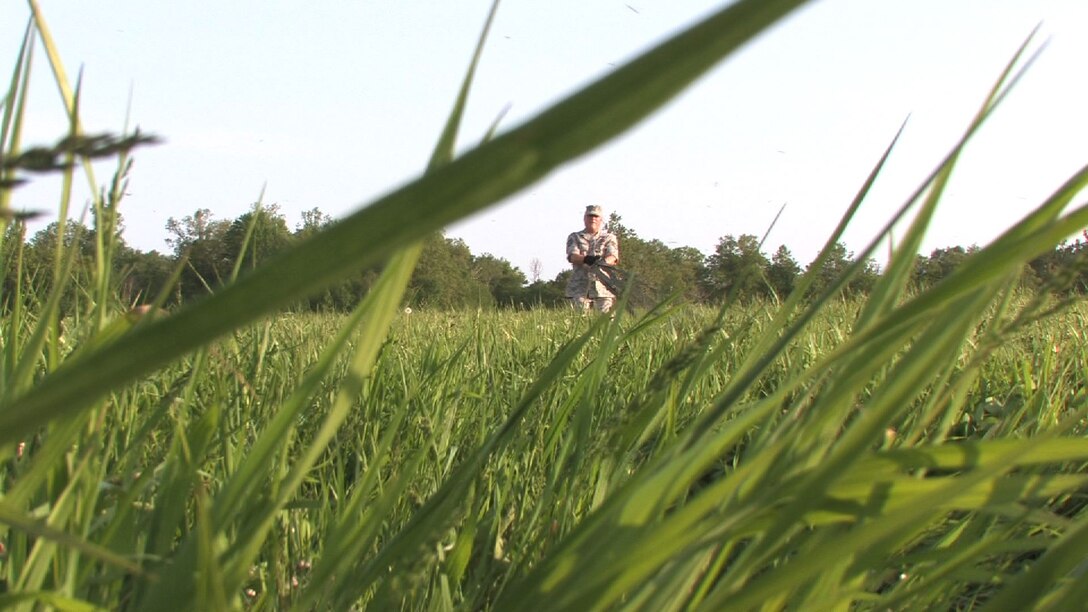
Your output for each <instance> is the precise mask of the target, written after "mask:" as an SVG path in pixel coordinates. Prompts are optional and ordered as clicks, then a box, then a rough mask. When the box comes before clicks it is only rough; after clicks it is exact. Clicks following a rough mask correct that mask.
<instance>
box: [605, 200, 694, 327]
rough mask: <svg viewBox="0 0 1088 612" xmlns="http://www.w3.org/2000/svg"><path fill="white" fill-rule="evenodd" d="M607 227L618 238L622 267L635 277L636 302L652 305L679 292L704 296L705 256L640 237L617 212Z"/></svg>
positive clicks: (692, 298) (632, 296)
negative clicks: (701, 283)
mask: <svg viewBox="0 0 1088 612" xmlns="http://www.w3.org/2000/svg"><path fill="white" fill-rule="evenodd" d="M606 227H607V229H608V231H610V232H612V233H613V234H615V235H616V238H617V239H618V240H619V245H620V267H621V268H622V269H623V270H625V271H626V272H627V273H628V275H629V276H628V278H630V279H632V283H633V286H632V287H631V291H632V295H631V300H632V302H633V303H634V304H637V305H640V306H652V305H654V304H656V303H658V302H660V301H661V300H663V299H665V298H666V297H668V296H670V295H672V294H673V293H676V292H679V293H680V294H681V295H683V296H684V297H685V298H687V299H689V300H692V301H695V300H698V299H700V298H701V291H700V287H699V278H700V277H701V276H702V272H703V260H704V257H703V254H702V253H700V252H699V251H698V250H697V249H694V248H691V247H679V248H676V249H671V248H669V247H668V246H667V245H666V244H665V243H663V242H661V241H660V240H657V239H653V240H645V239H643V238H640V237H639V236H638V234H636V233H635V231H634V230H632V229H631V228H628V227H627V226H625V225H624V224H623V220H622V218H621V217H620V216H619V215H618V214H616V213H612V214H611V215H609V218H608V224H607V225H606Z"/></svg>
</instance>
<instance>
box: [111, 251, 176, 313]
mask: <svg viewBox="0 0 1088 612" xmlns="http://www.w3.org/2000/svg"><path fill="white" fill-rule="evenodd" d="M114 261H115V263H116V265H117V268H118V272H119V273H118V275H117V276H118V279H119V287H118V289H119V290H118V296H119V297H120V299H121V302H122V303H123V304H125V305H131V304H149V303H151V302H152V301H153V300H155V298H157V297H158V296H159V293H161V292H162V291H163V289H165V288H166V284H167V283H168V282H169V281H170V276H171V275H172V274H173V272H174V268H175V266H176V265H177V262H176V260H175V259H173V258H172V257H169V256H167V255H163V254H162V253H159V252H158V251H154V250H153V251H149V252H147V253H144V252H142V251H138V250H136V249H131V248H128V247H125V248H122V249H120V250H119V251H118V253H117V255H116V256H115V260H114ZM174 302H176V300H169V301H168V303H169V304H172V303H174Z"/></svg>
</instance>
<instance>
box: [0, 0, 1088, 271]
mask: <svg viewBox="0 0 1088 612" xmlns="http://www.w3.org/2000/svg"><path fill="white" fill-rule="evenodd" d="M40 4H41V7H42V9H43V11H44V13H45V16H46V18H47V21H48V23H49V25H50V26H51V28H52V30H53V34H54V36H55V38H56V40H57V42H58V45H59V47H60V51H61V54H62V57H63V60H64V62H65V64H66V67H67V69H68V71H69V74H70V75H71V76H72V77H73V78H74V77H75V75H76V74H77V72H78V70H79V68H80V67H81V66H82V68H83V82H84V89H83V101H82V108H83V111H82V117H83V122H84V125H85V128H86V129H87V131H89V132H101V131H114V132H117V131H120V130H121V129H122V127H123V125H124V121H125V116H126V110H127V109H128V105H129V99H130V92H131V121H132V123H133V124H136V125H139V126H140V127H141V128H142V129H143V130H145V131H149V132H152V133H155V134H158V135H160V136H162V137H164V138H165V143H164V144H162V145H160V146H157V147H152V148H146V149H142V150H140V151H139V152H138V153H137V156H136V162H135V166H134V169H133V174H132V177H131V182H130V189H129V193H130V196H129V197H128V198H127V199H126V200H125V202H124V204H123V213H124V216H125V221H126V226H127V231H126V234H125V238H126V240H127V241H128V242H129V243H130V244H131V245H133V246H135V247H137V248H140V249H143V250H150V249H159V250H163V251H165V250H166V246H165V243H164V238H165V237H166V231H165V229H164V226H165V224H166V221H167V219H168V218H169V217H182V216H185V215H188V214H191V213H192V212H193V211H194V210H196V209H197V208H210V209H211V210H212V211H214V213H215V214H216V215H217V216H218V217H219V218H227V219H230V218H233V217H235V216H237V215H239V214H241V213H242V212H244V211H245V210H247V209H248V208H249V206H250V205H251V204H252V202H254V201H255V200H256V199H257V197H258V196H259V194H260V192H261V189H262V186H266V187H265V195H264V201H265V202H266V203H276V204H278V205H279V206H280V208H281V210H282V211H283V212H284V213H285V214H286V216H287V219H288V223H289V224H290V225H291V226H294V225H295V224H296V223H298V221H299V218H300V217H299V215H300V212H301V211H303V210H307V209H310V208H313V207H315V206H316V207H319V208H321V210H322V211H324V212H326V213H328V214H331V215H333V216H341V215H344V214H346V213H348V212H350V211H352V210H355V209H357V208H358V207H360V206H362V205H365V204H366V203H367V202H369V201H371V200H373V199H374V198H376V197H377V196H380V195H382V194H383V193H385V192H387V191H389V190H391V189H393V188H395V187H396V186H398V185H400V184H403V183H404V182H406V181H408V180H410V179H411V178H413V177H415V176H416V175H418V174H419V173H420V172H421V170H422V168H423V166H424V165H425V163H426V160H427V158H428V156H429V154H430V151H431V149H432V147H433V146H434V143H435V140H436V138H437V135H438V133H439V130H440V129H441V126H442V123H443V122H444V120H445V118H446V116H447V115H448V113H449V109H450V106H451V104H452V101H453V99H454V96H455V95H456V92H457V88H458V86H459V84H460V81H461V79H462V77H463V74H464V71H465V68H466V67H467V65H468V62H469V59H470V56H471V52H472V48H473V46H474V45H475V42H476V39H477V36H478V34H479V31H480V28H481V27H482V24H483V21H484V19H485V17H486V14H487V11H488V9H489V7H490V2H489V0H459V1H457V2H451V1H449V0H415V1H399V2H395V1H393V0H370V1H367V0H323V1H318V2H300V1H286V0H263V1H255V0H232V1H230V2H209V1H197V2H188V3H158V2H147V1H146V0H143V1H137V0H98V1H96V2H93V3H91V2H84V1H79V0H40ZM724 4H725V3H722V2H711V1H708V0H669V1H666V0H616V1H612V0H594V1H593V2H586V1H585V0H578V1H575V0H550V1H548V2H543V1H541V0H536V1H530V0H505V1H504V2H503V4H502V5H501V6H500V8H499V13H498V17H497V20H496V23H495V25H494V27H493V29H492V35H491V38H490V40H489V42H488V45H487V47H486V49H485V51H484V55H483V58H482V60H481V64H480V67H479V71H478V74H477V79H476V83H475V86H474V89H473V92H472V95H471V97H470V99H469V110H468V115H467V122H466V125H465V128H464V130H463V132H462V138H463V143H462V144H463V146H465V147H467V146H471V145H473V144H474V143H475V142H477V141H478V140H479V139H480V138H481V137H482V136H483V134H484V132H485V131H486V129H487V127H488V126H489V125H490V123H491V122H492V121H493V120H494V118H495V117H497V116H498V115H499V113H500V112H501V111H502V109H503V108H504V107H505V106H507V105H509V106H510V111H509V113H508V114H507V115H506V117H505V118H504V120H503V124H502V125H503V126H506V127H509V126H513V125H516V124H518V123H521V122H522V121H524V120H526V119H528V118H529V117H532V116H533V115H534V114H536V113H537V112H539V111H540V110H542V109H543V108H545V107H546V106H547V105H549V104H550V103H552V102H554V101H556V100H558V99H560V98H561V97H562V96H564V95H567V94H569V93H571V92H573V91H575V90H576V89H577V88H579V87H580V86H582V85H585V84H587V83H588V82H590V81H591V80H593V79H594V78H596V77H599V76H601V75H604V74H606V73H607V72H608V71H609V70H611V69H612V68H613V67H614V66H615V65H618V64H620V63H622V62H624V61H625V60H628V59H630V58H631V57H633V56H634V55H635V54H636V53H638V52H639V51H641V50H644V49H646V48H648V47H649V46H651V45H652V44H653V43H655V42H657V41H660V40H662V39H664V38H665V37H667V36H668V35H669V34H671V33H674V32H675V31H677V30H678V29H679V28H681V27H682V26H684V25H685V24H688V23H690V22H692V21H693V20H695V19H697V18H699V17H700V16H703V15H706V14H708V13H709V12H711V11H713V10H717V9H718V8H720V7H722V6H724ZM28 15H29V12H28V9H27V8H26V6H25V5H24V4H22V3H18V2H5V3H4V4H3V7H2V8H0V35H2V38H0V40H2V44H3V45H4V47H3V48H2V49H0V53H2V54H3V55H2V57H5V58H7V63H6V67H7V70H10V69H11V67H12V66H13V64H14V59H15V54H16V52H17V49H18V45H19V43H20V40H21V35H22V30H23V28H24V27H25V24H26V20H27V17H28ZM1040 21H1042V22H1043V28H1042V34H1043V37H1042V38H1046V37H1050V38H1051V40H1050V44H1049V47H1048V48H1047V49H1046V51H1045V52H1044V53H1043V56H1042V57H1041V58H1040V60H1039V62H1038V63H1037V64H1036V66H1035V67H1034V68H1033V69H1032V70H1031V72H1030V73H1029V75H1028V77H1027V78H1026V79H1024V81H1023V82H1022V84H1021V85H1020V86H1019V87H1018V89H1017V91H1015V92H1014V93H1013V95H1012V96H1011V97H1010V98H1009V99H1008V101H1007V104H1006V105H1005V106H1004V107H1003V108H1002V109H1000V110H999V112H998V114H997V115H996V116H995V117H994V120H993V123H992V125H990V126H988V128H987V129H986V131H985V132H984V133H983V134H982V135H981V137H980V138H979V139H978V140H977V141H976V143H975V144H974V145H973V146H972V147H971V148H970V149H968V151H967V152H966V157H965V159H964V160H963V163H962V167H961V168H960V171H959V172H958V173H957V174H956V175H955V176H954V178H953V182H952V184H951V185H950V191H949V194H948V198H947V201H946V202H945V204H944V206H943V207H942V208H941V210H940V212H939V214H938V217H937V219H936V223H935V225H934V228H933V229H932V231H931V233H930V237H929V239H928V241H927V243H926V245H925V248H926V249H931V248H936V247H941V246H950V245H955V244H961V245H964V246H967V245H969V244H973V243H978V244H983V243H985V242H987V241H988V240H990V239H992V238H993V237H994V236H996V235H997V234H998V233H999V232H1000V231H1001V230H1002V229H1004V228H1005V227H1007V226H1008V225H1009V224H1011V223H1012V222H1014V221H1015V220H1016V219H1018V218H1019V217H1021V216H1022V215H1023V214H1025V213H1026V212H1027V211H1028V210H1029V209H1030V208H1031V207H1033V206H1035V205H1037V204H1039V203H1040V202H1041V201H1042V199H1043V198H1045V197H1046V195H1048V194H1049V193H1050V192H1052V191H1053V189H1054V188H1056V187H1057V186H1058V185H1059V184H1060V183H1061V182H1062V181H1064V180H1065V179H1066V178H1067V177H1068V176H1069V175H1071V174H1072V173H1073V172H1075V171H1076V170H1078V169H1079V168H1080V167H1081V166H1082V165H1084V164H1085V163H1086V162H1088V154H1086V145H1088V115H1086V113H1085V110H1084V109H1085V108H1088V106H1086V104H1088V85H1086V82H1088V80H1086V79H1085V72H1086V70H1085V68H1086V66H1085V64H1086V62H1088V2H1085V1H1084V0H881V1H879V2H874V1H872V0H820V1H817V2H814V3H812V4H810V5H809V6H808V7H806V8H804V9H802V10H801V11H799V12H797V13H795V14H794V15H793V16H792V17H791V18H789V19H788V20H787V21H785V22H783V23H782V24H780V25H779V26H778V27H776V28H774V29H773V30H772V31H770V32H768V33H767V34H766V35H765V36H763V37H761V38H759V39H757V40H756V41H754V42H753V43H752V44H750V45H749V46H747V47H746V48H745V49H744V50H743V51H742V52H740V53H738V54H736V55H734V56H733V57H731V58H729V59H728V60H727V61H726V62H724V63H723V64H722V65H721V66H719V67H718V68H716V69H715V70H714V71H712V72H711V73H709V74H708V75H707V76H706V77H705V78H704V79H702V80H701V81H700V82H699V83H698V84H697V85H696V86H694V87H692V88H691V89H690V90H689V91H687V92H686V93H685V94H683V95H682V96H681V97H679V98H677V99H676V100H675V101H674V102H673V103H672V104H670V105H669V106H668V107H666V108H665V109H664V110H662V111H661V112H659V113H657V114H656V115H654V116H653V117H651V119H650V120H648V121H647V122H645V123H644V124H642V125H641V126H639V127H638V128H636V129H635V130H633V131H631V132H629V133H628V134H626V135H624V136H623V137H621V138H620V139H618V140H616V141H615V142H613V143H612V144H610V145H609V146H606V147H604V148H602V149H600V150H598V151H596V152H594V153H592V154H590V155H588V156H586V157H585V158H582V159H580V160H577V161H575V162H573V163H571V164H569V165H567V166H566V167H564V168H562V169H561V170H559V171H558V172H556V173H554V174H553V175H551V176H549V177H548V178H546V179H545V180H543V181H541V182H540V183H538V184H536V185H534V186H532V187H530V188H529V189H527V190H526V191H525V192H523V193H522V194H519V195H517V196H515V197H513V198H511V199H509V200H507V201H505V202H503V203H500V204H499V205H498V206H495V207H493V208H491V209H489V210H487V211H484V212H482V213H480V214H479V215H477V216H475V217H474V218H472V219H470V220H468V221H466V222H463V223H460V224H458V225H455V226H453V227H451V228H449V231H448V234H449V235H450V236H456V237H461V238H463V239H465V241H466V242H467V243H468V244H469V246H470V247H471V248H472V250H473V252H474V253H477V254H482V253H485V252H487V253H492V254H494V255H496V256H499V257H503V258H506V259H507V260H509V261H510V262H511V263H513V264H514V265H516V266H518V267H519V268H521V269H522V270H523V271H524V272H526V274H528V273H529V270H530V263H531V261H532V260H533V259H534V258H535V259H539V260H540V262H541V263H542V265H543V276H544V277H545V278H551V277H554V275H555V274H556V273H558V272H559V271H561V270H562V269H563V267H564V266H565V265H566V264H565V262H564V261H563V250H562V249H563V244H564V239H565V236H566V234H567V233H568V232H570V231H572V230H575V229H578V228H579V226H580V224H581V220H580V219H581V213H582V210H583V208H584V206H585V205H587V204H600V205H602V206H604V207H605V208H606V210H608V211H615V212H618V213H619V214H620V215H621V216H622V217H623V220H624V222H625V224H626V225H627V226H629V227H630V228H632V229H633V230H635V231H636V232H637V233H638V234H639V235H640V236H642V237H644V238H658V239H660V240H662V241H664V242H666V243H667V244H669V245H670V246H681V245H686V246H693V247H696V248H698V249H700V250H702V251H703V252H705V253H709V252H711V251H712V250H713V248H714V245H715V244H716V243H717V241H718V239H719V238H720V237H722V236H724V235H726V234H733V235H739V234H742V233H750V234H756V235H762V234H763V232H764V231H765V230H766V228H767V227H768V225H769V224H770V223H771V221H772V219H773V218H774V215H775V214H776V212H777V211H778V209H779V207H781V206H782V204H783V203H785V204H786V205H787V206H786V210H785V212H784V214H783V215H782V218H781V219H780V220H779V222H778V225H777V226H776V227H775V228H774V230H773V232H772V233H771V235H770V236H769V238H768V243H767V245H766V248H765V250H766V251H767V252H768V253H771V252H773V251H774V249H775V248H777V246H778V245H779V244H786V245H787V246H789V247H790V248H791V249H792V250H793V252H794V255H795V257H796V258H797V259H798V261H800V262H801V263H802V264H805V263H807V262H808V261H809V260H811V258H812V257H813V256H814V255H815V252H816V249H817V248H818V247H819V246H820V245H821V244H822V243H823V241H824V240H825V239H826V237H827V235H828V234H829V232H830V231H831V230H832V228H833V227H834V225H835V224H836V222H837V221H838V218H839V216H840V215H841V213H842V212H843V211H844V210H845V208H846V206H847V205H848V204H849V202H850V200H851V199H852V197H853V195H854V193H855V192H856V191H857V189H858V188H859V186H860V185H861V183H862V181H863V180H864V178H865V176H866V175H867V174H868V172H869V170H870V168H871V167H872V165H873V164H874V163H875V161H876V160H877V158H878V156H879V155H880V154H881V152H882V151H883V149H884V148H885V147H886V146H887V144H888V142H890V140H891V138H892V137H893V135H894V134H895V131H896V130H897V129H898V127H899V125H900V123H901V122H902V121H903V120H904V119H905V118H906V117H907V115H908V114H909V115H910V117H911V118H910V120H909V122H908V124H907V128H906V131H905V133H904V136H903V139H902V141H901V146H900V147H899V148H898V149H897V151H896V153H894V154H893V157H892V159H891V165H890V168H889V171H888V172H887V173H886V174H885V175H884V176H883V177H882V178H881V180H880V181H879V182H878V184H877V188H876V189H875V191H874V193H873V197H872V198H871V200H870V201H869V202H868V203H867V204H865V205H864V206H863V208H862V211H861V213H860V214H859V215H858V217H857V218H856V220H855V224H854V226H853V227H852V228H851V230H850V231H849V233H848V234H847V237H846V242H847V245H848V246H849V248H850V249H852V250H859V249H861V248H862V247H863V246H864V245H865V243H866V242H868V240H869V239H870V238H871V237H872V236H873V234H874V232H875V231H876V230H877V229H878V228H879V227H880V226H881V225H882V224H883V223H884V222H885V221H886V220H887V218H888V217H889V216H890V215H891V214H892V212H893V211H894V210H895V209H896V208H897V207H898V206H899V205H900V204H901V203H902V201H903V200H904V198H905V197H906V196H907V195H908V194H909V193H910V191H911V190H912V189H913V188H914V187H915V186H917V184H918V183H919V181H920V180H921V179H922V178H923V177H924V176H925V175H926V174H927V173H928V172H929V171H930V170H931V169H932V168H933V167H934V166H935V164H936V163H937V162H938V161H939V160H940V158H941V157H942V156H943V155H944V153H945V152H946V151H947V150H948V148H949V147H950V146H951V144H952V143H953V142H954V141H955V140H956V139H957V138H958V136H959V134H960V133H961V132H962V131H963V129H964V128H965V127H966V125H967V122H968V121H969V120H970V118H971V117H972V116H973V114H974V113H975V111H976V109H977V107H978V105H979V103H980V102H981V100H982V99H983V97H984V96H985V95H986V93H987V92H988V90H989V88H990V86H991V85H992V84H993V82H994V81H995V79H996V78H997V76H998V74H999V73H1000V70H1001V69H1002V67H1003V66H1004V65H1005V63H1006V62H1007V61H1008V59H1009V58H1010V57H1011V55H1012V54H1013V52H1014V51H1015V50H1016V48H1017V47H1018V45H1019V44H1020V43H1021V42H1022V41H1023V40H1024V38H1025V37H1026V36H1027V35H1028V33H1029V32H1030V31H1031V29H1032V28H1033V27H1034V26H1035V25H1036V24H1037V23H1039V22H1040ZM1042 38H1041V39H1040V40H1042ZM4 66H5V65H0V69H2V68H4ZM35 82H36V84H35V86H34V89H33V90H32V96H31V100H30V109H31V111H30V116H29V117H28V130H27V135H26V137H25V140H24V142H26V143H27V144H43V143H49V142H53V141H55V140H56V139H57V138H59V137H60V136H61V135H63V133H64V130H65V127H64V126H65V118H64V113H63V109H62V107H61V105H60V103H59V100H58V98H57V96H56V94H55V92H54V89H53V85H52V81H51V78H50V75H49V74H48V72H47V69H46V63H45V61H44V55H42V54H39V56H38V62H37V67H36V74H35ZM97 168H98V178H99V181H100V182H104V181H106V180H107V179H108V178H109V173H110V172H111V171H112V168H110V167H109V166H108V165H98V166H97ZM57 191H58V182H57V181H56V180H55V179H51V178H50V179H41V178H37V179H36V180H35V182H34V184H33V185H31V186H29V187H26V188H23V189H20V190H19V191H17V192H16V195H15V205H16V207H20V208H24V207H25V208H31V209H45V210H47V211H49V212H50V213H52V214H55V213H53V211H55V209H56V201H57V196H56V193H57ZM86 194H87V191H86V190H85V189H84V190H83V192H81V193H80V194H79V195H77V198H76V200H75V204H77V205H79V204H82V203H83V202H84V201H86V199H87V195H86Z"/></svg>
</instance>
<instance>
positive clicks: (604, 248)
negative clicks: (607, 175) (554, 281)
mask: <svg viewBox="0 0 1088 612" xmlns="http://www.w3.org/2000/svg"><path fill="white" fill-rule="evenodd" d="M603 215H604V211H603V210H601V207H600V206H587V207H586V214H585V217H584V218H583V221H584V223H585V229H584V230H582V231H580V232H573V233H572V234H571V235H569V236H567V261H569V262H570V263H571V265H572V266H573V267H574V271H573V272H572V273H571V275H570V280H569V281H568V282H567V297H568V298H570V302H571V305H572V306H574V308H575V309H576V310H579V311H582V312H585V311H587V310H589V309H590V307H593V308H596V309H597V310H598V311H599V312H608V311H609V310H611V309H612V304H613V303H614V302H615V301H616V295H615V294H614V293H613V292H612V291H611V290H609V288H608V287H606V286H605V285H604V283H602V282H601V281H600V276H599V275H600V274H601V272H600V270H599V269H598V268H597V267H596V266H597V264H605V265H609V266H615V265H617V264H619V262H620V245H619V242H618V241H617V240H616V236H615V235H613V234H612V233H610V232H609V231H608V230H606V229H604V219H603Z"/></svg>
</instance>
